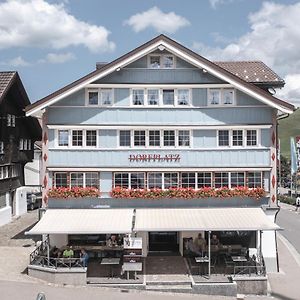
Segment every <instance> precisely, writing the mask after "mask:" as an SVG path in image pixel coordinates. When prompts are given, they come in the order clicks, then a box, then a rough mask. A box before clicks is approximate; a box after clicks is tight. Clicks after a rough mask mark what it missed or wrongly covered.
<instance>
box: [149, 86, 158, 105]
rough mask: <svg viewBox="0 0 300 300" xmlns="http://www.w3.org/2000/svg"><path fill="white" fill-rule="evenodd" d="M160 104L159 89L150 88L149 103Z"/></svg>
mask: <svg viewBox="0 0 300 300" xmlns="http://www.w3.org/2000/svg"><path fill="white" fill-rule="evenodd" d="M158 104H159V90H152V89H151V90H148V105H158Z"/></svg>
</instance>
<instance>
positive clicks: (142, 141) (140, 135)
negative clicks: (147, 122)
mask: <svg viewBox="0 0 300 300" xmlns="http://www.w3.org/2000/svg"><path fill="white" fill-rule="evenodd" d="M134 146H146V132H145V130H135V131H134Z"/></svg>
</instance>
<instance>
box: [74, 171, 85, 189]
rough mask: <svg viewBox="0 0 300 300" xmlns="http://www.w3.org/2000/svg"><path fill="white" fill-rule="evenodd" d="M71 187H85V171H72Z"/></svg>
mask: <svg viewBox="0 0 300 300" xmlns="http://www.w3.org/2000/svg"><path fill="white" fill-rule="evenodd" d="M71 187H83V173H71Z"/></svg>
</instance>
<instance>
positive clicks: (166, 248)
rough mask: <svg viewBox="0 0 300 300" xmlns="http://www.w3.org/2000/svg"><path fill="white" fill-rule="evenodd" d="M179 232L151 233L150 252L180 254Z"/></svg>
mask: <svg viewBox="0 0 300 300" xmlns="http://www.w3.org/2000/svg"><path fill="white" fill-rule="evenodd" d="M177 234H178V233H177V232H149V251H156V252H178V251H179V245H178V241H177V240H178V239H177Z"/></svg>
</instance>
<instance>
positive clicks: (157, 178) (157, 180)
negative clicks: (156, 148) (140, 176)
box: [148, 173, 162, 189]
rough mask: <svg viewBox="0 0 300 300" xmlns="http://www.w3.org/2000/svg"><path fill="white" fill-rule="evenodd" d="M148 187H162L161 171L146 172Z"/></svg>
mask: <svg viewBox="0 0 300 300" xmlns="http://www.w3.org/2000/svg"><path fill="white" fill-rule="evenodd" d="M148 188H149V189H162V173H148Z"/></svg>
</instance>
